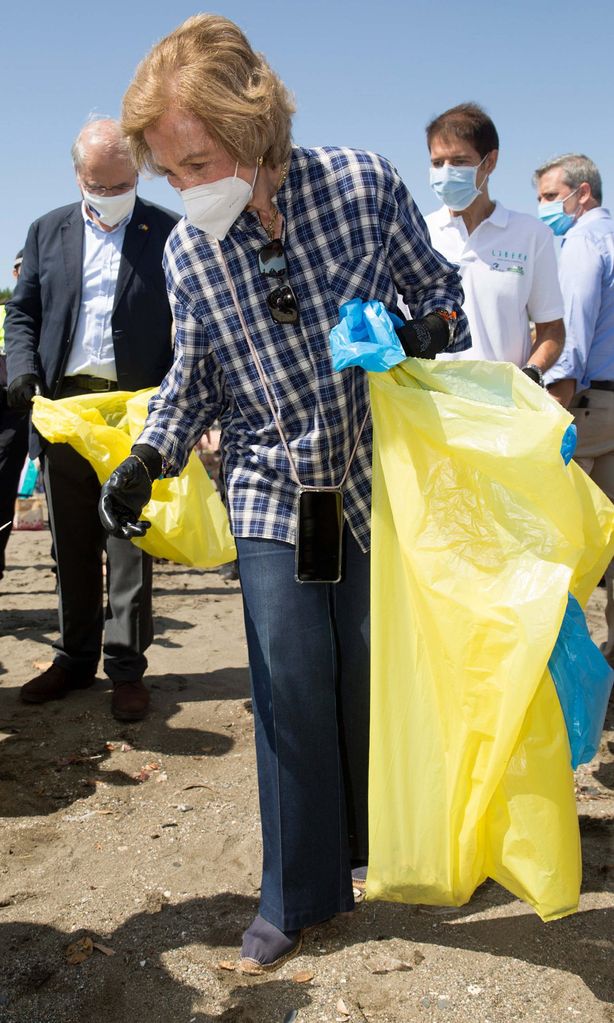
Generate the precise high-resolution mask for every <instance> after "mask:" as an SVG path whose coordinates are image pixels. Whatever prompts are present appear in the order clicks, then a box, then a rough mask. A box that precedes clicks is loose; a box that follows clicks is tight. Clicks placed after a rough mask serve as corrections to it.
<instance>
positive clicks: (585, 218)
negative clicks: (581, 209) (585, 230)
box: [567, 206, 610, 236]
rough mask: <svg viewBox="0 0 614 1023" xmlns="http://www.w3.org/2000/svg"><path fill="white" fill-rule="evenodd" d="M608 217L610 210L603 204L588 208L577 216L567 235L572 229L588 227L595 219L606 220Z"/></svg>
mask: <svg viewBox="0 0 614 1023" xmlns="http://www.w3.org/2000/svg"><path fill="white" fill-rule="evenodd" d="M609 217H610V211H609V210H606V208H605V206H595V207H594V209H592V210H588V211H587V212H586V213H583V214H582V216H581V217H578V219H577V220H576V222H575V224H573V225H572V226H571V227H570V228H569V231H568V232H567V235H568V236H569V235H570V234H571V232H572V231H577V230H578V229H579V228H582V227H590V225H591V224H593V223H594V222H595V221H596V220H606V219H609Z"/></svg>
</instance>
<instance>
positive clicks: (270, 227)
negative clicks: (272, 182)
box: [265, 160, 288, 242]
mask: <svg viewBox="0 0 614 1023" xmlns="http://www.w3.org/2000/svg"><path fill="white" fill-rule="evenodd" d="M287 175H288V161H287V160H284V162H283V164H282V166H281V174H280V175H279V182H278V185H277V188H276V189H275V192H279V189H280V188H281V186H282V185H283V183H284V181H285V180H286V177H287ZM278 216H279V210H278V209H277V207H276V206H275V205H273V216H272V217H271V219H270V220H269V223H268V224H267V225H266V227H265V231H266V233H267V237H268V239H269V241H270V242H272V241H273V237H274V235H275V225H276V223H277V218H278Z"/></svg>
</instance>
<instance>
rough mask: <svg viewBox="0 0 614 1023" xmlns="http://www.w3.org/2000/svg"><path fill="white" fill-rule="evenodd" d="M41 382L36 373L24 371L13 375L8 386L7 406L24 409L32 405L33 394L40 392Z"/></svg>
mask: <svg viewBox="0 0 614 1023" xmlns="http://www.w3.org/2000/svg"><path fill="white" fill-rule="evenodd" d="M42 391H43V382H42V380H41V378H40V377H39V376H38V375H37V374H36V373H24V374H23V375H22V376H20V377H15V379H14V380H12V381H11V383H10V384H9V386H8V391H7V401H8V406H9V408H14V409H21V411H22V412H23V411H25V410H26V409H29V408H30V407H31V405H32V398H33V397H34V395H35V394H42Z"/></svg>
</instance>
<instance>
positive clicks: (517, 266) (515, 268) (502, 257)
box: [490, 249, 529, 277]
mask: <svg viewBox="0 0 614 1023" xmlns="http://www.w3.org/2000/svg"><path fill="white" fill-rule="evenodd" d="M491 255H492V256H493V262H492V263H491V264H490V269H491V270H497V271H498V272H499V273H513V274H519V275H520V276H521V277H522V276H523V275H524V265H523V264H524V263H526V262H527V261H528V258H529V257H528V256H527V255H526V253H524V252H513V251H512V250H511V249H509V250H508V249H491Z"/></svg>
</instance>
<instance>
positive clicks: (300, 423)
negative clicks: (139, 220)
mask: <svg viewBox="0 0 614 1023" xmlns="http://www.w3.org/2000/svg"><path fill="white" fill-rule="evenodd" d="M276 203H277V206H278V208H279V210H280V212H281V214H282V215H283V217H284V221H285V235H284V248H285V253H286V260H287V264H288V275H289V280H290V283H291V284H292V287H293V289H294V291H295V293H296V295H297V296H298V302H299V307H300V317H299V322H298V324H296V325H291V324H278V323H275V322H274V321H273V319H272V317H271V314H270V312H269V310H268V307H267V303H266V297H267V295H268V294H269V292H270V291H271V290H272V288H273V287H274V285H275V282H274V281H273V280H272V279H271V278H269V277H266V276H264V275H262V274H261V273H260V272H259V268H258V253H259V251H260V249H261V248H262V247H263V245H265V244H266V243H267V241H268V238H267V236H266V233H265V231H264V229H263V228H262V226H261V224H260V220H259V217H258V215H257V214H256V213H255V212H253V211H247V210H246V211H244V212H243V213H242V214H241V215H240V216H239V218H238V220H236V221H235V223H234V224H233V226H232V228H231V229H230V231H229V232H228V234H227V235H226V238H225V239H224V241H223V242H221V243H220V244H221V247H222V251H223V253H224V257H225V260H226V264H227V266H228V270H229V273H230V275H231V277H232V279H233V282H234V284H235V287H236V290H237V293H238V299H239V303H240V305H241V309H242V312H243V316H244V317H245V320H246V322H247V325H248V327H249V330H250V333H251V336H252V340H253V343H254V345H255V348H256V350H257V351H258V354H259V356H260V359H261V362H262V365H263V368H264V372H265V374H266V378H267V381H268V385H269V391H270V393H271V395H272V397H273V401H274V403H275V406H276V411H277V414H278V416H279V419H280V421H281V424H282V427H283V430H284V433H285V437H286V440H287V442H288V444H289V447H290V450H291V452H292V455H293V457H294V461H295V464H296V468H297V471H298V475H299V478H300V480H301V483H302V484H306V485H309V486H331V485H338V484H339V483H340V481H341V479H342V477H343V474H344V471H345V468H346V466H347V464H348V461H349V458H350V455H351V452H352V449H353V447H354V443H355V441H356V437H357V433H358V431H359V429H360V426H361V424H362V422H363V419H364V417H365V412H366V410H367V407H368V380H367V375H366V373H364V371H363V370H361V369H358V368H353V369H347V370H344V371H343V372H342V373H335V372H334V371H333V369H332V365H331V359H330V354H329V346H328V335H329V332H330V330H331V328H332V327H333V326H334V325H335V324H336V323H337V322H338V319H339V306H340V305H341V304H342V303H343V302H346V301H348V300H349V299H351V298H361V299H363V300H368V299H379V300H380V301H381V302H383V303H384V305H385V306H387V308H389V309H394V308H395V307H396V304H397V295H398V294H399V293H400V294H401V295H402V296H403V300H404V302H405V303H406V304H407V306H408V307H409V309H410V310H411V313H412V316H414V317H419V316H425V315H426V314H427V313H430V312H432V311H433V310H435V309H445V310H449V311H454V312H456V314H457V317H458V321H457V328H456V333H455V337H454V341H453V343H452V345H451V346H450V350H451V351H459V350H462V349H464V348H468V347H469V346H470V344H471V341H470V337H469V329H468V327H467V321H466V319H465V317H464V314H463V313H462V310H461V303H462V301H463V292H462V288H461V283H460V278H459V276H458V274H457V272H456V269H455V267H454V266H452V265H451V264H450V263H448V262H446V260H444V258H443V257H442V256H440V255H439V254H438V253H435V252H433V250H432V249H431V247H430V244H429V241H428V232H427V230H426V227H425V225H424V221H423V220H422V217H421V215H420V213H419V211H418V209H417V207H416V206H415V204H414V202H413V200H412V198H411V196H410V195H409V193H408V191H407V189H406V187H405V185H404V184H403V182H402V181H401V179H400V178H399V176H398V174H397V172H396V171H395V170H394V168H393V167H392V166H391V165H390V164H389V163H388V162H387V161H386V160H384V159H383V158H382V157H380V156H376V155H374V154H373V153H366V152H359V151H355V150H350V149H333V148H324V149H302V148H299V147H293V149H292V158H291V162H290V166H289V172H288V177H287V179H286V181H285V183H284V184H283V185H282V187H281V188H280V189H279V191H278V192H277V194H276ZM165 270H166V277H167V285H168V290H169V297H170V303H171V307H172V310H173V316H174V320H175V327H176V338H175V361H174V364H173V366H172V369H171V370H170V372H169V373H168V375H167V377H166V378H165V379H164V381H163V382H162V384H161V386H160V391H159V393H158V394H157V395H156V396H155V397H154V398H153V399H152V400H151V402H150V405H149V417H148V419H147V423H146V425H145V429H144V432H143V433H142V434H141V436H140V438H139V443H143V444H150V445H151V446H152V447H154V448H156V449H157V450H158V451H159V452H160V454H161V455H162V457H163V458H164V459H165V460H166V462H167V463H169V464H170V465H171V466H172V470H171V471H177V472H178V471H180V469H181V468H182V467H183V465H184V464H185V462H186V459H187V456H188V453H189V451H190V449H191V447H192V446H193V444H194V443H195V442H196V440H197V439H198V438H199V437H200V436H201V434H202V433H203V432H204V430H205V429H207V428H208V427H209V426H211V424H212V423H213V422H214V420H216V419H219V420H220V423H221V427H222V446H223V455H224V470H225V475H226V485H227V490H228V501H229V507H230V516H231V523H232V529H233V532H234V535H235V536H242V537H245V536H249V537H266V538H269V539H274V540H282V541H287V542H289V543H293V542H294V538H295V521H294V519H295V515H294V503H295V498H296V485H295V484H294V483H293V481H292V478H291V475H290V471H289V466H288V458H287V455H286V452H285V450H284V447H283V444H282V442H281V440H280V437H279V434H278V432H277V428H276V426H275V421H274V418H273V416H272V414H271V411H270V408H269V405H268V403H267V399H266V396H265V393H264V390H263V387H262V384H261V382H260V380H259V377H258V373H257V370H256V367H255V365H254V361H253V358H252V356H251V355H250V351H249V348H248V345H247V343H246V341H245V337H244V335H243V331H242V329H241V324H240V322H239V318H238V316H237V313H236V310H235V307H234V304H233V300H232V296H231V294H230V291H229V289H228V286H227V284H226V281H225V278H224V271H223V268H222V266H221V261H220V257H219V253H218V251H217V244H216V242H215V241H214V240H212V239H211V238H210V237H209V236H208V235H206V234H205V233H204V232H202V231H199V230H198V229H196V228H194V227H192V226H191V225H190V224H188V223H187V221H186V220H185V219H183V220H181V221H180V222H179V223H178V224H177V226H176V227H175V228H174V229H173V231H172V232H171V234H170V236H169V239H168V242H167V246H166V252H165ZM371 448H372V445H371V425H370V422H369V423H368V424H367V426H366V427H365V430H364V432H363V435H362V437H361V440H360V443H359V445H358V449H357V452H356V455H355V457H354V461H353V463H352V466H351V470H350V474H349V477H348V479H347V482H346V485H345V487H344V508H345V516H346V518H347V521H348V523H349V525H350V528H351V530H352V533H353V534H354V536H355V537H356V539H357V540H358V542H359V544H360V545H361V547H362V548H363V550H366V549H367V548H368V545H369V518H370V499H371Z"/></svg>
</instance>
